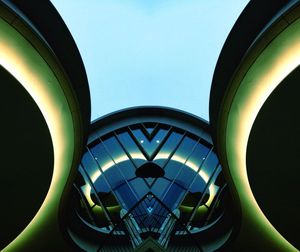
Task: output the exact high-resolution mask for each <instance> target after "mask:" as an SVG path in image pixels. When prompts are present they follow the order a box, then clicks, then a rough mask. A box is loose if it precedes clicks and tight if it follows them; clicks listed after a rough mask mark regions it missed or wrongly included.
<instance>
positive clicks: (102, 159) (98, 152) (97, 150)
mask: <svg viewBox="0 0 300 252" xmlns="http://www.w3.org/2000/svg"><path fill="white" fill-rule="evenodd" d="M90 151H91V153H92V154H93V155H94V157H95V159H96V160H97V162H98V164H99V165H100V167H101V169H102V171H106V170H107V169H109V168H110V167H112V166H113V165H114V162H113V161H112V159H111V158H110V156H109V155H108V154H107V152H106V150H105V148H104V146H103V144H102V143H99V144H97V145H95V146H93V147H91V148H90Z"/></svg>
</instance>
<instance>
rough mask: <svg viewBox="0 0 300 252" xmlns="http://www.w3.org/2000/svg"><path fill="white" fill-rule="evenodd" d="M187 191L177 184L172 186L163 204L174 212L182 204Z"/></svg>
mask: <svg viewBox="0 0 300 252" xmlns="http://www.w3.org/2000/svg"><path fill="white" fill-rule="evenodd" d="M184 193H185V190H184V189H182V188H181V187H180V186H178V185H176V184H172V186H171V188H170V190H169V191H168V192H167V194H166V196H165V197H164V199H163V202H164V203H165V204H166V205H167V206H168V207H169V208H170V209H171V210H174V209H175V208H177V207H178V204H179V203H180V202H181V198H182V197H183V195H184Z"/></svg>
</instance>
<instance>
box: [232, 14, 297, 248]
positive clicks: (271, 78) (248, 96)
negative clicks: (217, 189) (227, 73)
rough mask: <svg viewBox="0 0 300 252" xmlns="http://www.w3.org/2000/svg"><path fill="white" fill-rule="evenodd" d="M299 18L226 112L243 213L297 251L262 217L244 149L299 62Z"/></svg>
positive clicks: (257, 63)
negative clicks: (263, 110)
mask: <svg viewBox="0 0 300 252" xmlns="http://www.w3.org/2000/svg"><path fill="white" fill-rule="evenodd" d="M299 30H300V21H299V20H297V21H296V22H294V23H292V24H291V25H289V26H288V27H287V28H286V29H285V30H284V31H282V32H281V33H280V34H279V35H278V36H277V37H276V38H274V39H273V40H272V41H271V42H270V44H269V45H268V46H267V47H266V48H265V49H264V51H263V52H261V54H260V55H259V57H258V58H257V59H256V61H255V62H254V64H253V65H252V66H251V67H250V68H249V70H248V72H247V74H246V75H245V77H244V78H243V80H242V82H241V83H240V86H239V89H238V90H237V93H236V95H235V97H234V100H233V102H232V106H231V108H230V111H229V115H228V122H227V129H226V156H227V161H228V166H229V168H230V172H231V175H232V178H233V181H234V183H235V187H236V188H237V190H238V194H239V197H240V200H241V206H242V212H244V213H247V215H248V216H249V217H250V218H252V219H253V220H254V221H257V223H259V224H260V225H261V227H262V228H263V229H264V230H265V234H266V235H269V236H271V237H272V239H273V240H274V241H275V242H277V244H280V245H281V246H283V247H285V248H286V249H287V251H297V250H296V249H295V248H294V247H293V246H292V245H291V244H290V243H288V242H287V241H286V240H285V239H284V238H283V237H282V236H281V235H280V234H279V233H278V231H277V230H276V229H275V228H274V227H273V226H272V225H271V223H270V222H269V221H268V220H267V218H266V217H265V216H264V214H263V212H262V211H261V209H260V208H259V206H258V204H257V202H256V200H255V198H254V196H253V194H252V191H251V188H250V185H249V181H248V176H247V167H246V151H247V143H248V138H249V135H250V131H251V128H252V125H253V123H254V120H255V118H256V116H257V114H258V112H259V110H260V109H261V107H262V106H263V104H264V102H265V101H266V99H267V98H268V97H269V95H270V94H271V93H272V92H273V91H274V89H275V88H276V87H277V86H278V85H279V84H280V83H281V81H282V80H283V79H284V78H285V77H286V76H287V75H288V74H289V73H291V72H292V71H293V70H294V69H295V68H296V67H297V66H299V64H300V33H299Z"/></svg>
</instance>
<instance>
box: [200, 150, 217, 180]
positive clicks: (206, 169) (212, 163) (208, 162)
mask: <svg viewBox="0 0 300 252" xmlns="http://www.w3.org/2000/svg"><path fill="white" fill-rule="evenodd" d="M218 163H219V160H218V158H217V155H216V154H215V153H214V152H211V153H210V154H209V155H208V157H207V158H206V159H205V161H204V163H203V165H202V167H201V170H200V175H201V176H202V177H203V178H204V180H206V181H208V179H209V178H210V176H211V175H212V173H213V171H214V170H215V168H216V166H217V165H218Z"/></svg>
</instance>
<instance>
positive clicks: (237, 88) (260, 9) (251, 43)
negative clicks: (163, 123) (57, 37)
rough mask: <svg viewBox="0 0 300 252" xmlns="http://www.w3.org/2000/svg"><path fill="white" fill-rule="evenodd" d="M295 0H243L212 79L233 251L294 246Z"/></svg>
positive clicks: (298, 58)
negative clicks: (231, 207)
mask: <svg viewBox="0 0 300 252" xmlns="http://www.w3.org/2000/svg"><path fill="white" fill-rule="evenodd" d="M299 17H300V5H299V1H280V0H277V1H272V4H271V3H270V2H269V1H250V3H249V4H248V6H247V7H246V8H245V9H244V11H243V12H242V14H241V16H240V17H239V19H238V20H237V22H236V24H235V25H234V27H233V28H232V31H231V32H230V34H229V36H228V38H227V40H226V42H225V45H224V47H223V49H222V52H221V54H220V57H219V60H218V63H217V66H216V69H215V73H214V78H213V83H212V89H211V97H210V120H211V125H212V127H213V134H212V135H213V138H214V143H215V144H216V147H217V149H218V154H219V157H220V160H221V161H220V162H221V163H222V165H223V166H224V173H225V177H226V180H227V181H228V184H229V186H230V188H231V191H232V193H233V196H234V202H235V206H236V211H237V212H238V219H237V221H236V229H235V230H236V241H235V244H234V246H233V247H232V250H233V251H241V250H242V251H260V250H264V251H266V250H268V251H297V250H299V249H300V243H299V233H300V229H299V226H300V225H299V224H300V219H299V215H298V212H299V210H300V208H299V200H298V199H297V195H299V193H300V189H299V187H298V186H297V184H298V183H297V182H296V180H297V178H298V177H299V175H300V173H299V169H298V168H297V167H298V160H297V156H298V153H299V151H300V149H299V144H298V143H299V140H300V139H299V137H300V135H299V127H298V125H299V119H298V116H297V115H298V113H299V104H298V100H299V99H298V98H297V96H298V94H299V91H300V89H299V78H300V75H299V64H300V55H299V42H300V36H299V34H300V33H299V28H300V19H299Z"/></svg>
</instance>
